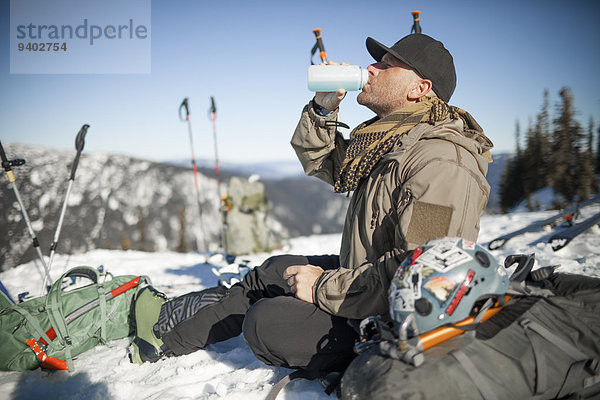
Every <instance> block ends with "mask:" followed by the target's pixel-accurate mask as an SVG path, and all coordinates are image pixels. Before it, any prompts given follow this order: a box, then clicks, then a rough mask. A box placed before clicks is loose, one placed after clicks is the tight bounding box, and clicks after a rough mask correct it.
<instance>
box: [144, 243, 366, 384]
mask: <svg viewBox="0 0 600 400" xmlns="http://www.w3.org/2000/svg"><path fill="white" fill-rule="evenodd" d="M303 264H312V265H316V266H320V267H321V268H323V269H334V268H338V267H339V257H338V256H308V257H306V256H293V255H285V256H277V257H271V258H269V259H268V260H266V261H265V262H264V263H263V264H262V265H261V266H259V267H256V268H254V269H253V270H252V271H250V272H249V273H248V274H247V275H246V276H245V277H244V279H243V281H242V282H240V283H238V284H235V285H234V286H232V287H231V288H230V289H229V290H227V289H225V288H222V287H217V288H211V289H207V290H203V291H201V292H194V293H189V294H186V295H183V296H180V297H178V298H175V299H173V300H171V301H169V302H167V303H165V304H164V305H163V307H162V309H161V316H160V317H159V323H158V324H157V326H155V331H156V332H157V333H158V334H159V335H160V336H161V338H162V340H163V341H164V343H165V344H166V346H167V347H168V348H169V350H170V351H171V352H172V353H173V354H175V355H182V354H188V353H191V352H193V351H196V350H198V349H202V348H204V347H205V346H207V345H209V344H212V343H216V342H219V341H223V340H227V339H230V338H232V337H235V336H237V335H239V334H240V333H242V332H243V333H244V339H245V340H246V342H247V343H248V345H249V346H250V348H251V349H252V351H253V352H254V354H255V355H256V357H257V358H258V359H260V360H261V361H263V362H265V363H266V364H269V365H274V366H283V367H287V368H298V369H303V370H305V371H307V372H309V373H311V374H314V375H315V376H317V375H321V374H324V373H327V372H331V371H341V370H343V369H344V368H345V367H346V366H347V365H348V364H349V363H350V361H351V360H352V359H353V358H354V353H353V351H352V348H353V345H354V342H355V340H356V338H357V334H356V332H355V331H354V329H353V328H351V327H350V326H349V325H348V324H347V320H346V319H345V318H341V317H336V316H333V315H331V314H328V313H326V312H325V311H323V310H321V309H320V308H318V307H317V306H315V305H314V304H311V303H307V302H305V301H302V300H299V299H297V298H295V297H294V294H293V293H292V292H291V291H290V287H289V286H288V284H287V282H286V281H285V280H284V279H283V277H282V276H283V272H284V271H285V269H286V268H287V267H288V266H290V265H303Z"/></svg>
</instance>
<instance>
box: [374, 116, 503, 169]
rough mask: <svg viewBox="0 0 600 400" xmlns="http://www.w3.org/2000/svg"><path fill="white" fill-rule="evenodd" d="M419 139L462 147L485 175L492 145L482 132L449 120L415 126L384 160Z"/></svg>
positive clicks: (459, 121)
mask: <svg viewBox="0 0 600 400" xmlns="http://www.w3.org/2000/svg"><path fill="white" fill-rule="evenodd" d="M421 139H441V140H445V141H448V142H451V143H453V144H456V145H458V146H461V147H463V148H464V149H466V150H467V151H469V152H470V153H471V154H473V156H474V157H475V158H476V159H477V162H478V164H479V170H480V171H481V172H482V173H484V174H486V173H487V170H488V164H489V163H490V162H492V158H491V155H490V153H489V151H490V150H491V149H492V147H494V144H493V143H492V141H491V140H490V139H489V138H488V137H487V136H485V134H484V133H483V131H481V130H476V129H465V126H464V123H463V121H462V120H460V119H450V118H447V119H445V120H443V121H440V122H436V123H435V124H434V125H433V126H432V125H430V124H428V123H421V124H419V125H417V126H415V127H414V128H413V129H411V130H410V131H409V132H408V133H407V134H406V135H405V136H403V137H402V138H401V139H400V140H401V142H402V145H401V146H398V145H396V146H394V148H393V149H392V150H391V151H390V152H389V153H388V155H387V156H384V158H387V157H390V158H395V157H397V155H398V154H397V153H399V152H404V151H406V150H407V149H408V148H410V147H411V146H412V145H413V144H415V143H416V142H417V141H418V140H421Z"/></svg>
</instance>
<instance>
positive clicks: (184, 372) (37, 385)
mask: <svg viewBox="0 0 600 400" xmlns="http://www.w3.org/2000/svg"><path fill="white" fill-rule="evenodd" d="M599 210H600V206H592V207H588V208H586V209H584V210H582V217H586V216H591V215H593V214H595V213H596V212H598V211H599ZM552 214H553V213H552V212H534V213H525V212H522V213H513V214H510V215H488V216H484V217H482V219H481V233H480V236H479V243H482V244H487V243H488V242H489V241H491V240H493V239H494V238H496V237H498V236H500V235H502V234H505V233H508V232H511V231H513V230H516V229H519V228H521V227H524V226H526V225H528V224H529V223H530V222H532V221H535V220H537V219H543V218H547V217H548V216H550V215H552ZM558 229H560V228H558ZM551 233H552V231H551V230H549V229H548V230H542V231H538V232H532V233H527V234H525V235H522V236H520V237H516V238H513V239H512V240H510V241H509V242H508V243H507V244H506V246H505V248H503V249H501V250H497V251H494V252H493V254H494V255H495V256H496V257H497V259H498V260H499V261H500V262H502V261H503V260H504V258H505V257H506V256H507V255H509V254H529V253H536V256H537V260H538V265H539V266H547V265H560V267H559V269H558V271H559V272H568V273H578V274H586V275H592V276H600V229H598V227H594V228H592V229H590V230H589V231H588V232H586V233H584V234H582V235H580V236H579V237H577V238H576V239H575V240H574V241H573V242H571V244H569V245H568V246H567V247H565V248H564V249H562V250H560V251H558V252H554V251H553V250H552V248H551V247H550V246H549V245H548V244H547V243H546V241H547V240H548V238H549V236H550V235H551ZM339 244H340V235H318V236H311V237H303V238H297V239H294V240H292V241H291V242H290V243H289V246H288V247H287V248H286V249H284V250H285V252H286V253H295V254H331V253H337V252H338V248H339ZM281 253H282V252H281V251H280V252H275V253H270V254H254V255H250V256H248V257H241V258H242V259H246V260H248V261H249V262H250V264H251V265H258V264H260V263H261V262H262V261H263V260H265V259H266V258H267V257H269V256H270V255H275V254H281ZM206 261H207V259H206V256H205V255H202V254H195V253H188V254H180V253H144V252H134V251H109V250H94V251H91V252H88V253H85V254H79V255H72V256H69V255H58V256H57V257H56V258H55V262H54V265H53V268H52V278H53V279H56V278H58V277H59V276H60V275H61V274H62V273H63V272H65V271H66V270H68V269H69V268H71V267H74V266H77V265H90V266H94V267H97V266H99V265H103V266H104V267H105V269H106V270H108V271H110V272H111V273H113V274H115V275H119V274H143V275H148V276H150V278H151V279H152V281H153V283H154V286H155V287H156V288H158V289H159V290H161V291H163V292H165V293H167V295H168V296H177V295H180V294H183V293H187V292H189V291H192V290H199V289H203V288H206V287H211V286H214V285H216V284H217V280H218V278H217V276H216V275H215V274H214V273H213V271H212V268H211V266H210V265H208V264H206ZM0 279H1V280H2V282H3V283H4V285H5V286H6V287H7V288H8V290H9V291H10V292H11V293H13V294H17V293H21V292H24V291H29V292H31V293H34V294H37V293H39V291H40V286H41V277H40V273H39V271H38V269H37V266H36V265H35V263H33V262H31V263H28V264H24V265H21V266H19V267H17V268H14V269H12V270H10V271H6V272H4V273H1V274H0ZM130 340H131V339H122V340H118V341H113V342H111V343H109V345H108V346H98V347H96V348H94V349H92V350H90V351H88V352H86V353H84V354H82V355H80V356H79V357H78V358H77V359H76V360H75V372H73V373H68V372H64V371H58V372H48V371H42V370H40V369H38V370H35V371H27V372H0V386H1V390H0V399H38V398H44V399H84V400H91V399H115V400H117V399H124V400H125V399H126V400H134V399H157V400H158V399H160V400H170V399H240V400H242V399H243V400H247V399H264V398H265V397H266V395H267V393H268V392H269V390H270V389H271V387H272V386H273V384H274V383H275V382H277V381H278V380H279V379H280V378H282V377H283V376H285V375H287V374H288V373H289V372H290V371H289V370H286V369H282V368H273V367H268V366H266V365H264V364H263V363H261V362H260V361H258V360H257V359H256V358H255V357H254V355H253V354H252V352H251V351H250V349H249V348H248V347H247V346H246V344H245V343H244V340H243V338H242V337H237V338H234V339H231V340H229V341H227V342H223V343H219V344H217V345H212V346H209V348H208V349H207V350H203V351H198V352H196V353H193V354H190V355H187V356H183V357H178V358H171V359H166V360H163V361H160V362H158V363H155V364H144V365H142V366H138V365H134V364H131V363H130V362H129V359H128V356H127V348H128V345H129V343H130ZM279 398H280V399H297V400H300V399H302V400H305V399H330V398H334V396H333V395H332V396H331V397H330V396H327V395H326V394H325V393H324V392H323V389H322V387H321V386H320V384H318V383H317V382H309V381H305V380H297V381H293V382H292V383H291V384H289V385H288V386H287V387H286V389H285V390H284V391H283V392H282V393H280V395H279Z"/></svg>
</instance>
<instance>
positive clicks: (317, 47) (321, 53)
mask: <svg viewBox="0 0 600 400" xmlns="http://www.w3.org/2000/svg"><path fill="white" fill-rule="evenodd" d="M313 33H314V34H315V37H316V38H317V42H316V43H315V45H314V46H313V48H312V49H311V50H310V63H311V65H314V64H315V63H314V62H313V56H314V55H315V53H316V52H317V50H319V57H321V62H323V63H325V64H327V53H326V52H325V45H323V39H322V38H321V29H320V28H317V29H314V30H313Z"/></svg>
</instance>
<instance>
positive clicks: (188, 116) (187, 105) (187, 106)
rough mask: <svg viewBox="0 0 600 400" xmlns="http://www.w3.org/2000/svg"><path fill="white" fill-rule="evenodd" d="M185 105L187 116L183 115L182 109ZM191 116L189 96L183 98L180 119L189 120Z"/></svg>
mask: <svg viewBox="0 0 600 400" xmlns="http://www.w3.org/2000/svg"><path fill="white" fill-rule="evenodd" d="M184 107H185V118H183V116H182V115H181V109H182V108H184ZM189 118H190V108H189V104H188V98H187V97H186V98H185V99H183V101H182V102H181V104H180V105H179V119H181V120H182V121H187V120H188V119H189Z"/></svg>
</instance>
